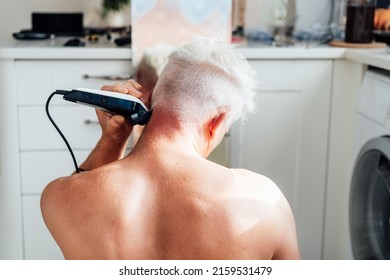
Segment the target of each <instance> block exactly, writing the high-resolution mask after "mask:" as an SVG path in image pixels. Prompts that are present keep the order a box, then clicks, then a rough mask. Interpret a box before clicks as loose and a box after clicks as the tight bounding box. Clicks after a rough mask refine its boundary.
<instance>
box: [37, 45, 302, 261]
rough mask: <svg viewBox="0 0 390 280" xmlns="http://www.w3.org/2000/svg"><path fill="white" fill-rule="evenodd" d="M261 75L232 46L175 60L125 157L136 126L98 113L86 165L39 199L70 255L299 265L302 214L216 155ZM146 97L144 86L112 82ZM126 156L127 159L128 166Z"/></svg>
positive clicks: (269, 185)
mask: <svg viewBox="0 0 390 280" xmlns="http://www.w3.org/2000/svg"><path fill="white" fill-rule="evenodd" d="M255 84H256V83H255V77H254V74H253V70H252V69H251V68H250V66H249V64H248V63H247V62H246V61H245V59H243V58H242V57H241V56H239V55H238V54H236V53H235V52H234V50H233V49H232V48H231V46H229V45H227V44H225V43H222V42H217V41H214V40H209V39H198V40H197V41H195V42H194V43H192V44H189V45H186V46H184V47H182V48H179V49H178V50H177V51H175V52H173V54H172V55H171V56H170V58H169V61H168V64H167V66H166V67H165V69H164V70H163V72H162V74H161V76H160V78H159V80H158V83H157V85H156V88H155V91H154V94H153V100H152V107H153V114H152V117H151V119H150V121H149V123H148V124H147V125H146V127H145V129H144V131H143V133H142V135H141V137H140V139H139V141H138V142H137V144H136V146H135V147H134V149H133V150H132V151H131V152H130V153H129V154H128V155H127V156H125V157H123V152H124V147H125V146H126V141H127V139H128V137H129V135H130V133H131V130H132V128H131V127H130V126H128V125H127V124H126V122H125V121H124V119H123V118H122V117H120V116H111V115H108V114H105V113H103V112H99V111H98V112H97V113H98V117H99V121H100V123H101V126H102V129H103V133H102V138H101V139H100V141H99V142H98V144H97V146H96V147H95V149H94V150H93V151H92V152H91V155H90V156H89V157H88V158H87V159H86V161H85V162H84V163H83V164H82V165H81V168H83V169H85V170H88V171H85V172H81V173H78V174H73V175H71V176H68V177H63V178H59V179H57V180H55V181H53V182H52V183H50V184H49V185H48V186H47V187H46V188H45V190H44V192H43V194H42V198H41V208H42V213H43V217H44V220H45V223H46V225H47V227H48V228H49V230H50V232H51V234H52V235H53V237H54V239H55V240H56V242H57V244H58V245H59V247H60V248H61V250H62V252H63V254H64V257H65V258H66V259H298V258H300V254H299V250H298V245H297V239H296V230H295V222H294V217H293V215H292V212H291V209H290V207H289V204H288V202H287V201H286V199H285V197H284V196H283V194H282V193H281V192H280V190H279V189H278V187H277V186H276V185H275V184H274V183H273V182H272V181H271V180H270V179H268V178H266V177H264V176H262V175H259V174H256V173H253V172H250V171H247V170H242V169H228V168H225V167H223V166H220V165H217V164H215V163H213V162H210V161H208V160H207V159H206V157H207V156H208V155H209V154H210V152H211V151H212V150H213V149H214V148H215V147H216V146H217V145H218V144H219V142H220V141H221V139H222V138H223V136H224V134H225V133H226V132H227V131H228V129H229V127H230V126H231V124H232V123H233V122H234V121H235V120H236V119H238V118H239V117H240V116H243V115H245V113H246V112H247V111H248V110H250V109H252V108H253V95H254V91H255ZM102 89H103V90H115V91H118V92H122V93H124V94H132V95H134V96H137V97H141V96H142V94H141V92H140V90H141V87H140V85H138V84H137V83H135V81H129V82H127V83H125V84H117V85H113V86H105V87H103V88H102ZM122 157H123V158H122Z"/></svg>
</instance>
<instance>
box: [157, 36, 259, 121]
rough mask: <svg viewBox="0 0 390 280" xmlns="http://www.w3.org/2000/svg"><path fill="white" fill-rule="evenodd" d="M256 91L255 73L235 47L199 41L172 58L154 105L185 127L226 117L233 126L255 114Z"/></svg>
mask: <svg viewBox="0 0 390 280" xmlns="http://www.w3.org/2000/svg"><path fill="white" fill-rule="evenodd" d="M256 88H257V82H256V75H255V71H254V70H253V68H252V67H251V66H250V65H249V63H248V61H247V60H246V59H245V58H244V57H243V56H242V55H241V54H239V53H238V52H236V51H235V50H234V49H233V46H232V45H230V44H227V43H225V42H223V41H221V40H217V39H211V38H196V39H195V40H194V41H193V42H192V43H190V44H187V45H184V46H182V47H180V48H178V49H176V50H175V51H174V52H172V54H171V55H170V56H169V58H168V63H167V65H166V66H165V68H164V70H163V71H162V73H161V76H160V78H159V80H158V82H157V85H156V88H155V94H154V96H153V101H152V104H153V108H157V107H160V106H162V107H165V109H168V110H170V111H171V113H172V114H174V115H175V116H176V117H178V118H179V120H180V121H181V122H182V123H197V122H203V121H205V120H208V119H210V118H211V117H214V116H216V115H218V114H221V113H227V116H228V118H227V124H228V126H230V125H231V124H232V123H233V122H234V121H236V120H237V119H238V118H240V117H242V118H243V119H245V117H246V116H247V113H250V112H253V111H254V109H255V106H254V95H255V92H256Z"/></svg>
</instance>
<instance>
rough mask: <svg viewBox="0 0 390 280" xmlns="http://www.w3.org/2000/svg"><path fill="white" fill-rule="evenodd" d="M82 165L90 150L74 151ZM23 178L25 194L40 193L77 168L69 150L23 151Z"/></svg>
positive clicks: (23, 191) (21, 156) (21, 158)
mask: <svg viewBox="0 0 390 280" xmlns="http://www.w3.org/2000/svg"><path fill="white" fill-rule="evenodd" d="M74 153H75V157H76V160H77V163H78V164H79V165H80V164H81V163H82V162H83V161H84V160H85V159H86V158H87V156H88V154H89V151H74ZM20 160H21V173H22V174H21V178H22V193H23V194H40V193H41V192H42V191H43V188H44V187H45V186H46V185H47V184H48V183H50V182H51V181H53V180H54V179H57V178H59V177H63V176H68V175H70V174H72V173H73V172H74V170H75V167H74V164H73V160H72V157H71V155H70V153H69V152H68V151H50V152H49V151H47V152H22V153H21V155H20Z"/></svg>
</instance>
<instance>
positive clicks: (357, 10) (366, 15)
mask: <svg viewBox="0 0 390 280" xmlns="http://www.w3.org/2000/svg"><path fill="white" fill-rule="evenodd" d="M375 8H376V1H375V0H348V1H347V24H346V27H345V42H347V43H371V42H372V41H373V40H374V16H375Z"/></svg>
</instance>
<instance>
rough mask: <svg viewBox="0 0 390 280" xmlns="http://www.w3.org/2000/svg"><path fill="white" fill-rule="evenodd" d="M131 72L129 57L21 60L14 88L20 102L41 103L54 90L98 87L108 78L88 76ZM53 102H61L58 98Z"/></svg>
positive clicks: (119, 74) (20, 103)
mask: <svg viewBox="0 0 390 280" xmlns="http://www.w3.org/2000/svg"><path fill="white" fill-rule="evenodd" d="M130 73H132V69H131V62H130V60H114V61H105V60H97V61H89V60H67V61H58V60H57V61H56V60H53V61H35V60H20V61H17V62H16V79H17V80H16V90H17V95H18V104H19V105H43V104H45V103H46V100H47V98H48V97H49V95H50V94H51V93H52V92H53V91H55V90H56V89H63V90H69V89H73V88H78V87H84V88H92V89H100V88H101V86H102V85H104V84H112V83H114V82H115V81H108V80H104V79H96V78H88V79H86V78H84V75H89V76H116V75H117V76H122V75H124V74H126V75H130ZM53 102H54V103H57V104H64V101H63V100H61V99H55V100H53Z"/></svg>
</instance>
